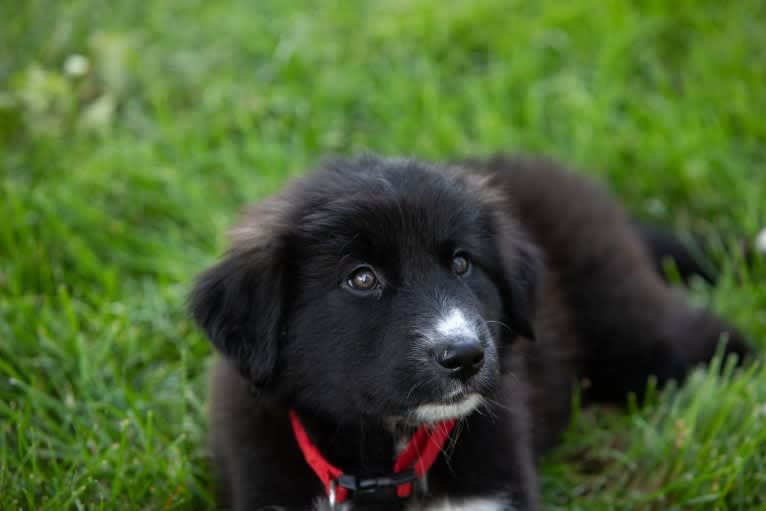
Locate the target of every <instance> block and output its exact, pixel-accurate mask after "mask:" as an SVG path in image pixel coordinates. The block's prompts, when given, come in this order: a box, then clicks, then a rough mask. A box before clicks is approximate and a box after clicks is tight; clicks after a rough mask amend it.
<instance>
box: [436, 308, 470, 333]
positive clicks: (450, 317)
mask: <svg viewBox="0 0 766 511" xmlns="http://www.w3.org/2000/svg"><path fill="white" fill-rule="evenodd" d="M436 332H437V333H438V334H439V335H441V336H443V337H474V338H475V337H477V336H478V332H476V329H475V328H473V326H472V325H471V323H470V322H469V321H468V320H467V319H465V315H464V314H463V311H461V310H460V309H458V308H456V307H455V308H453V309H450V311H449V312H448V313H447V314H446V315H445V316H444V317H443V318H442V319H440V320H439V322H438V323H436Z"/></svg>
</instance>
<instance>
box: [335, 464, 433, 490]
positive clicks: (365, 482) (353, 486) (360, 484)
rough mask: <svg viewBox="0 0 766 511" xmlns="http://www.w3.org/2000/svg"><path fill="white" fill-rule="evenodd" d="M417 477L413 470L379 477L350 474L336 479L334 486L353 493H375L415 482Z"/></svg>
mask: <svg viewBox="0 0 766 511" xmlns="http://www.w3.org/2000/svg"><path fill="white" fill-rule="evenodd" d="M417 478H418V475H417V474H416V473H415V470H414V469H410V470H405V471H403V472H399V473H398V474H389V475H385V476H379V477H357V476H354V475H350V474H343V475H341V476H340V477H338V479H336V480H335V481H336V484H337V485H338V486H342V487H344V488H347V489H348V490H351V491H352V492H354V494H359V493H375V492H376V491H378V490H380V489H383V488H391V487H396V486H399V485H401V484H406V483H411V482H413V481H415V480H417Z"/></svg>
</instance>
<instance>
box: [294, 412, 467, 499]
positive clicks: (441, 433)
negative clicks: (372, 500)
mask: <svg viewBox="0 0 766 511" xmlns="http://www.w3.org/2000/svg"><path fill="white" fill-rule="evenodd" d="M290 424H291V425H292V427H293V434H294V435H295V440H296V441H297V442H298V447H300V448H301V451H303V457H304V458H305V459H306V463H308V465H309V466H310V467H311V469H312V470H313V471H314V473H316V475H317V477H319V479H320V480H321V481H322V484H323V485H324V487H325V491H326V492H327V496H328V497H329V498H330V503H331V505H334V504H341V503H343V502H345V501H346V500H347V499H348V493H349V490H374V489H375V488H376V487H378V486H396V494H397V495H398V496H399V497H401V498H404V497H409V496H410V494H411V493H412V481H413V480H415V479H419V478H421V477H423V476H424V475H425V473H426V472H428V469H430V468H431V466H432V465H433V464H434V462H435V461H436V458H437V456H439V452H441V450H442V447H444V443H445V442H446V441H447V438H448V437H449V434H450V431H452V428H453V427H454V426H455V419H450V420H446V421H442V422H438V423H436V424H433V425H425V424H424V425H422V426H420V427H419V428H418V430H417V431H415V434H414V435H412V438H411V439H410V441H409V443H407V446H406V447H405V448H404V450H403V451H402V453H401V454H400V455H399V457H398V458H396V462H395V463H394V473H393V475H390V476H384V477H379V478H367V479H364V480H361V479H357V478H356V477H354V476H351V475H348V474H344V473H343V471H342V470H341V469H339V468H337V467H335V466H334V465H332V464H330V462H328V461H327V460H326V459H325V458H324V456H322V454H321V453H320V452H319V449H318V448H317V447H316V445H314V444H313V443H312V442H311V440H310V439H309V436H308V433H306V429H305V428H304V427H303V424H301V421H300V419H299V418H298V414H297V413H295V410H290Z"/></svg>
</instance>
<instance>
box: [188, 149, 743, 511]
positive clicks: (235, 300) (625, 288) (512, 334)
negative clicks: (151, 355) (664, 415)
mask: <svg viewBox="0 0 766 511" xmlns="http://www.w3.org/2000/svg"><path fill="white" fill-rule="evenodd" d="M646 239H647V240H648V244H647V243H645V242H642V238H641V236H640V235H639V231H637V230H636V229H635V228H634V227H632V226H631V224H630V222H629V221H628V219H627V218H626V216H625V214H624V212H623V211H622V210H621V208H620V207H619V206H618V205H617V204H616V203H614V202H613V201H612V200H610V199H609V198H608V197H606V196H605V195H604V194H603V193H602V192H601V191H600V190H598V188H597V187H595V186H593V185H592V184H590V183H588V182H586V181H585V180H583V179H582V178H579V177H575V176H574V175H571V174H568V173H565V172H563V171H561V170H560V169H558V168H556V167H555V166H553V165H550V164H548V163H542V162H526V161H519V160H508V159H503V158H498V159H495V160H491V161H487V162H469V163H465V164H463V165H462V169H458V168H440V167H436V166H431V165H428V164H425V163H420V162H416V161H412V160H387V159H381V158H377V157H364V158H360V159H355V160H340V161H335V162H332V163H329V164H327V165H325V166H324V167H323V168H321V169H320V170H319V171H318V172H316V173H314V174H312V175H310V176H308V177H306V178H303V179H302V180H299V181H297V182H295V183H293V184H291V185H290V186H288V187H287V188H286V189H285V190H284V191H283V192H282V193H281V194H279V195H278V196H276V197H274V198H272V199H270V200H268V201H266V202H264V203H262V204H260V205H259V206H256V207H255V208H254V209H253V210H252V211H251V212H250V213H248V214H247V215H246V217H245V219H244V221H243V222H242V224H241V225H240V226H239V227H238V228H236V229H235V231H234V232H233V243H232V248H231V249H230V252H229V253H228V255H227V256H226V257H225V258H224V260H223V261H222V262H220V263H219V264H218V265H216V266H214V267H213V268H212V269H210V270H208V271H207V272H205V273H204V274H203V275H202V276H201V277H200V278H199V280H198V282H197V286H196V288H195V290H194V292H193V295H192V311H193V314H194V317H195V318H196V320H197V322H198V323H199V324H200V325H201V326H202V328H204V329H205V331H206V332H207V333H208V335H209V336H210V338H211V340H212V342H213V343H214V345H215V346H216V348H217V349H218V350H219V351H220V353H221V354H222V355H223V359H222V360H221V361H220V362H219V364H218V366H217V369H216V372H215V375H214V382H213V397H212V441H213V450H214V455H215V458H216V462H217V466H218V468H219V470H220V475H221V477H222V480H223V482H224V485H225V490H226V493H227V495H228V498H229V504H230V506H231V507H232V508H233V509H235V510H254V509H261V508H264V509H268V506H281V507H280V509H288V510H306V509H313V506H314V505H315V502H316V501H317V499H318V498H319V499H320V500H321V497H322V496H323V495H324V492H323V489H322V486H321V484H320V482H319V480H318V479H317V478H316V476H315V475H314V474H313V473H312V472H311V470H310V469H309V468H308V467H307V465H306V463H305V462H304V461H303V459H302V455H301V453H300V451H299V450H298V448H297V446H296V444H295V441H294V439H293V437H292V433H291V430H290V427H289V424H288V417H287V411H288V409H289V408H294V409H296V410H297V411H298V413H299V415H300V416H301V418H302V420H303V421H304V423H305V425H306V427H307V430H308V431H309V434H310V435H311V437H312V439H313V440H314V442H315V443H316V444H317V445H318V446H319V448H320V449H321V450H322V452H323V454H324V455H325V457H326V458H327V459H328V460H330V461H331V462H332V463H333V464H335V465H337V466H340V467H342V468H343V469H344V470H345V471H346V472H348V473H354V474H360V475H364V474H386V473H389V472H390V471H391V466H392V463H393V460H394V458H395V456H396V453H395V443H396V441H397V440H399V437H401V436H406V435H407V434H409V433H411V432H412V430H413V429H414V427H415V426H416V424H415V423H414V422H413V417H414V416H413V410H415V409H417V408H418V407H419V406H420V405H423V404H429V403H437V402H441V401H443V400H444V399H445V393H447V392H448V391H449V389H453V388H455V385H456V384H455V380H454V379H453V378H450V377H448V376H445V375H444V373H443V368H440V367H439V366H438V364H435V363H432V362H433V361H432V360H431V358H430V357H431V354H430V353H431V352H430V351H429V350H430V349H431V348H430V347H429V346H431V345H430V344H428V343H429V342H431V341H432V340H433V339H432V334H431V333H429V332H431V331H432V324H433V322H434V321H435V318H438V317H440V316H439V315H440V314H443V313H444V311H446V310H451V308H459V309H460V310H461V311H464V312H465V314H466V315H467V316H468V317H470V318H480V320H479V321H474V322H471V328H474V331H475V335H476V339H475V340H476V342H479V343H480V344H481V345H482V347H483V349H484V350H485V357H484V363H483V365H482V366H481V369H480V370H479V372H478V373H477V374H475V375H474V376H472V377H471V378H469V379H467V380H465V382H463V383H461V384H459V385H462V387H460V386H459V389H460V392H462V394H460V395H461V396H463V395H469V394H471V393H478V394H480V395H481V396H483V397H484V398H485V401H484V404H483V405H482V407H481V408H479V409H477V410H476V411H474V412H473V413H470V414H468V415H467V416H465V417H462V418H461V419H460V423H459V424H458V426H457V428H456V430H455V431H454V432H453V434H452V438H451V443H450V446H449V448H448V449H447V450H446V454H444V455H442V456H441V457H440V458H439V460H438V461H437V463H436V465H435V466H434V467H433V468H432V470H431V471H430V472H429V474H428V481H427V482H428V485H427V489H425V487H424V486H421V487H419V490H418V492H417V495H416V496H414V497H413V498H412V500H410V501H403V500H399V499H396V498H395V497H393V496H392V495H385V494H384V495H382V496H378V497H379V498H378V499H377V500H376V499H368V500H362V499H359V500H358V501H356V502H355V503H354V507H353V509H405V507H406V506H415V507H410V508H409V509H420V508H422V509H425V508H427V507H428V506H429V505H430V504H433V503H437V502H439V501H440V500H441V499H444V498H449V499H450V501H451V502H453V504H454V505H456V506H458V507H456V508H460V507H459V506H460V505H461V502H462V503H464V504H462V505H465V506H468V504H467V503H468V502H470V500H467V499H471V498H491V499H494V501H495V502H501V503H502V507H498V509H508V510H510V509H522V510H534V509H538V496H537V482H536V468H535V461H536V459H537V458H538V457H539V456H540V455H541V454H542V453H543V452H545V450H547V449H548V448H550V447H551V446H552V445H553V443H554V442H555V440H556V437H557V435H558V433H559V432H560V430H561V429H562V428H563V427H564V426H565V425H566V422H567V420H568V415H569V408H570V397H571V392H572V388H573V383H574V382H575V381H578V380H582V379H588V380H589V381H590V386H589V387H588V390H587V394H586V397H587V398H588V399H589V400H591V401H622V400H624V398H625V396H626V395H627V394H628V393H630V392H633V393H636V394H639V395H640V394H641V393H642V391H643V390H644V388H645V385H646V381H647V377H648V376H649V375H652V374H654V375H656V376H657V378H658V380H659V381H660V383H663V382H665V381H667V380H669V379H678V380H680V379H682V378H683V377H684V375H685V373H686V372H687V370H688V369H689V368H690V367H691V366H693V365H695V364H697V363H701V362H705V361H707V360H708V359H709V358H710V357H711V356H712V354H713V353H714V351H715V349H716V346H717V344H718V342H719V340H720V338H721V337H722V336H726V337H728V344H727V348H726V349H727V351H728V352H731V353H737V354H738V355H740V357H741V356H744V355H745V354H746V353H748V352H749V348H748V345H747V344H746V342H745V341H744V340H743V339H742V337H741V335H740V334H739V333H738V332H737V331H736V330H735V329H734V328H733V327H731V326H729V325H728V324H726V323H724V322H723V321H721V320H720V319H718V318H716V317H715V316H714V315H712V314H711V313H710V312H707V311H703V310H697V309H693V308H691V307H690V306H688V305H687V304H686V302H685V301H684V300H683V299H682V298H681V297H679V295H678V293H677V292H676V291H674V290H671V289H670V288H669V287H668V286H667V285H666V284H665V283H664V282H663V281H662V280H661V278H660V276H659V275H658V273H657V272H656V270H655V262H654V261H653V260H652V258H651V257H650V253H652V252H653V251H655V248H656V247H655V246H653V245H652V243H653V242H652V239H651V238H650V237H646ZM663 239H664V238H663ZM456 250H457V251H459V253H464V254H468V255H469V257H470V259H471V269H470V271H469V272H467V273H466V274H465V275H462V276H458V275H456V274H455V273H453V272H452V271H451V266H450V265H451V262H452V257H453V255H454V254H455V251H456ZM361 264H365V265H370V266H371V267H372V268H374V269H375V271H376V272H377V273H378V277H379V279H380V281H381V282H382V285H381V287H380V288H379V289H373V290H372V291H365V292H360V291H358V290H354V289H350V288H349V287H348V285H347V278H348V275H349V274H351V273H352V272H353V271H354V270H355V269H356V268H357V267H358V266H359V265H361ZM424 332H425V333H424ZM444 335H447V336H448V337H449V335H452V334H449V335H448V334H444ZM429 336H431V337H429ZM424 339H426V340H424ZM427 339H431V340H430V341H428V340H427ZM440 371H441V372H440ZM381 499H382V500H381ZM275 509H276V508H275ZM465 509H469V507H465Z"/></svg>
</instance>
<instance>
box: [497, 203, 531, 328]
mask: <svg viewBox="0 0 766 511" xmlns="http://www.w3.org/2000/svg"><path fill="white" fill-rule="evenodd" d="M496 227H497V233H496V235H497V236H496V244H497V250H498V253H499V254H500V263H501V266H502V276H501V279H500V280H501V285H500V289H501V292H502V295H503V302H504V304H505V309H506V313H507V314H508V318H507V322H508V324H509V326H510V327H511V328H512V329H513V330H514V331H515V332H516V333H517V334H519V335H521V336H523V337H525V338H527V339H529V340H532V341H534V340H535V329H534V319H535V309H536V302H537V295H538V288H539V287H540V281H541V279H542V269H543V264H542V257H541V255H540V250H539V249H538V248H537V246H535V245H534V244H533V243H532V242H531V241H530V240H529V239H528V238H527V236H526V235H525V234H524V233H523V231H522V230H521V229H520V228H519V227H518V226H517V225H516V224H515V222H513V221H511V220H510V219H508V218H504V217H500V218H498V219H497V221H496Z"/></svg>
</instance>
